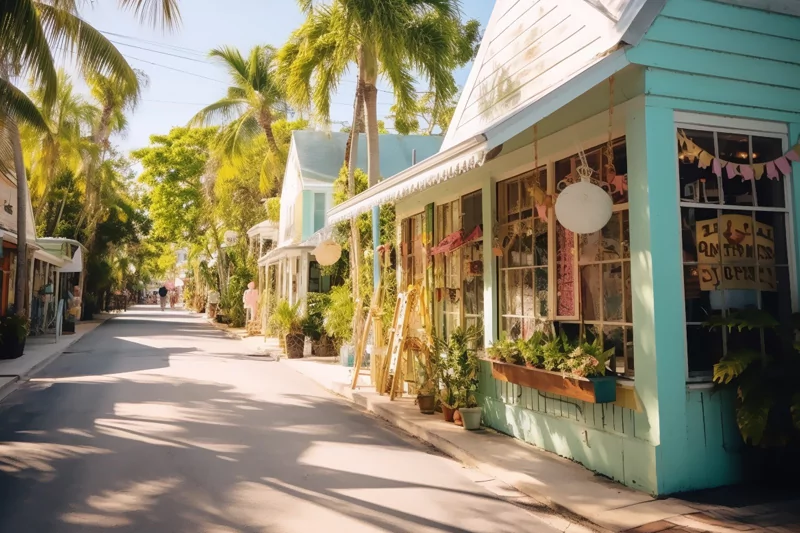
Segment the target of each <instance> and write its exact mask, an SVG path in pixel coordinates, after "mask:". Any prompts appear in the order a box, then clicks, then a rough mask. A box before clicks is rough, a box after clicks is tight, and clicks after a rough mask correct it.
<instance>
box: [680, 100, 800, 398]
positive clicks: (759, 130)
mask: <svg viewBox="0 0 800 533" xmlns="http://www.w3.org/2000/svg"><path fill="white" fill-rule="evenodd" d="M674 130H675V134H676V136H677V133H678V131H680V130H695V131H707V132H709V133H717V134H719V133H729V134H734V135H746V136H748V137H751V138H752V137H769V138H774V139H780V141H781V150H782V152H783V153H786V151H787V150H788V149H789V132H788V128H787V127H786V125H785V124H781V123H776V122H768V121H758V120H751V119H736V118H730V117H722V116H718V115H699V114H694V113H684V112H676V113H675V125H674ZM715 144H716V143H715ZM751 144H752V141H751ZM673 150H674V151H675V152H674V155H675V157H674V159H675V171H674V176H675V193H676V197H677V199H678V201H677V210H678V211H677V219H678V221H680V220H682V213H681V209H682V208H694V209H711V210H715V211H718V212H721V211H740V212H742V213H757V212H759V211H760V212H772V213H782V214H784V225H785V231H786V240H787V243H786V251H787V254H788V261H787V264H788V268H789V283H790V298H791V306H792V311H793V312H797V311H798V294H797V287H798V279H797V263H796V259H797V255H796V252H797V250H796V241H795V239H796V237H795V231H794V217H795V216H796V214H795V212H794V201H793V198H794V197H793V195H792V180H791V179H787V178H786V177H785V176H781V178H780V180H781V181H782V182H783V194H784V204H785V207H767V206H754V205H731V204H726V203H724V201H725V197H724V196H723V197H722V199H721V201H720V202H719V203H705V202H688V201H684V200H683V199H682V196H681V182H680V165H679V162H678V155H679V154H678V151H677V140H676V142H675V143H674V145H673ZM717 150H718V148H717ZM714 155H716V154H714ZM723 179H725V178H723ZM753 187H755V184H753ZM717 216H719V215H717ZM676 231H678V232H680V231H681V228H680V224H679V226H678V228H676ZM679 260H680V265H681V268H680V276H681V277H680V280H681V288H682V290H685V289H684V287H685V283H686V276H685V268H684V264H685V262H684V258H683V248H682V247H681V250H680V255H679ZM683 298H684V301H685V298H686V296H685V294H684V296H683ZM759 300H760V296H759ZM680 313H681V318H682V324H683V354H684V372H685V379H686V382H687V383H709V382H710V381H711V377H712V374H711V373H708V374H702V375H690V373H689V340H688V335H687V332H686V326H687V322H686V306H685V305H684V306H682V309H681V310H680ZM725 349H726V347H725V344H724V343H723V350H725Z"/></svg>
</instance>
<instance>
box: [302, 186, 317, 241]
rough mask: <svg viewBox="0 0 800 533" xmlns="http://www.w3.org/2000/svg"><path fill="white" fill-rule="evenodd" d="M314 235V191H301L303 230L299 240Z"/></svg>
mask: <svg viewBox="0 0 800 533" xmlns="http://www.w3.org/2000/svg"><path fill="white" fill-rule="evenodd" d="M313 234H314V191H303V229H302V231H301V233H300V235H301V236H302V237H301V240H303V241H304V240H306V239H308V238H309V237H311V236H312V235H313Z"/></svg>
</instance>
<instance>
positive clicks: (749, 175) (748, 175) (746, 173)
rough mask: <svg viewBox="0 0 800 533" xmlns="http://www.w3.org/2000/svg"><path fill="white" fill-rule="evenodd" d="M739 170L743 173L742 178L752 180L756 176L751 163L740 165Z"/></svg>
mask: <svg viewBox="0 0 800 533" xmlns="http://www.w3.org/2000/svg"><path fill="white" fill-rule="evenodd" d="M739 172H740V173H741V174H742V180H750V181H752V180H753V178H754V177H755V173H754V172H753V167H751V166H750V165H739Z"/></svg>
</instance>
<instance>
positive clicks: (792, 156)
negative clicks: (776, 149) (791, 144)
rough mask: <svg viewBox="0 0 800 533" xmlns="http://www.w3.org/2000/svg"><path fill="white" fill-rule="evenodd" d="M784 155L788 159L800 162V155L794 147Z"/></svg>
mask: <svg viewBox="0 0 800 533" xmlns="http://www.w3.org/2000/svg"><path fill="white" fill-rule="evenodd" d="M784 157H785V158H786V159H788V160H789V161H794V162H795V163H800V155H797V152H795V149H794V148H792V149H791V150H789V151H788V152H786V155H785V156H784Z"/></svg>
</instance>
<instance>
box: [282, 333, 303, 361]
mask: <svg viewBox="0 0 800 533" xmlns="http://www.w3.org/2000/svg"><path fill="white" fill-rule="evenodd" d="M305 344H306V336H305V335H303V334H302V333H292V334H289V335H286V356H287V357H288V358H289V359H300V358H302V357H303V348H304V347H305Z"/></svg>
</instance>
